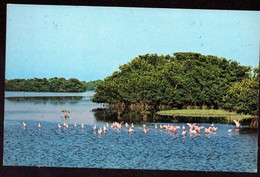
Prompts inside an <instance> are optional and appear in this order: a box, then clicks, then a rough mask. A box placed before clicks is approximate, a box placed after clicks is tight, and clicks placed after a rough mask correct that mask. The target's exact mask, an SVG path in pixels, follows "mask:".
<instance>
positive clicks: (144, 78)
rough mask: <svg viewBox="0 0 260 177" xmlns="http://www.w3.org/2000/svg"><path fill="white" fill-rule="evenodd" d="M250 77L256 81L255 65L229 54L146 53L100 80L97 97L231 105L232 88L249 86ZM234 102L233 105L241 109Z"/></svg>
mask: <svg viewBox="0 0 260 177" xmlns="http://www.w3.org/2000/svg"><path fill="white" fill-rule="evenodd" d="M249 81H252V76H251V67H248V66H241V65H239V63H238V62H236V61H231V60H227V59H225V58H219V57H216V56H211V55H207V56H205V55H202V54H199V53H191V52H178V53H174V55H173V56H170V55H160V56H158V55H157V54H146V55H139V56H138V57H135V58H134V59H132V60H131V62H129V63H127V64H124V65H121V66H120V67H119V70H118V71H115V72H114V73H113V74H112V75H111V76H108V77H106V78H105V79H104V80H103V81H102V82H100V83H99V84H97V87H96V89H95V91H96V93H95V95H94V98H93V101H94V102H98V103H111V104H114V103H124V104H126V105H129V104H135V103H145V104H148V105H170V106H171V107H175V108H186V107H189V106H193V107H211V108H216V109H218V108H221V107H223V108H228V104H227V101H231V99H229V98H228V96H227V95H230V94H231V91H230V89H231V88H232V87H234V89H235V88H236V87H237V86H236V84H237V85H239V84H240V83H242V84H243V85H241V87H245V86H248V85H247V82H249ZM244 82H245V83H244ZM252 82H253V81H252ZM256 87H257V88H258V85H256V86H255V87H254V88H256ZM234 89H233V90H234ZM255 94H257V93H255V91H253V93H252V95H251V97H250V98H248V99H254V100H255V101H254V103H255V102H256V101H257V98H255V97H254V96H255ZM245 97H246V98H247V96H245ZM234 99H235V98H234ZM232 101H233V102H234V103H235V101H234V100H232ZM234 103H233V104H232V106H231V107H232V109H233V110H237V109H235V105H234ZM251 108H253V107H252V106H251V107H250V109H251ZM229 109H230V107H229ZM246 112H247V113H248V111H246Z"/></svg>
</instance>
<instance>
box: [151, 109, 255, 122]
mask: <svg viewBox="0 0 260 177" xmlns="http://www.w3.org/2000/svg"><path fill="white" fill-rule="evenodd" d="M156 114H158V115H162V116H174V117H178V116H181V117H201V118H208V117H213V118H216V119H217V118H225V119H226V120H227V122H233V120H239V121H243V120H245V119H252V118H253V117H254V116H252V115H244V114H237V113H236V112H229V111H226V110H215V109H178V110H164V111H158V112H157V113H156Z"/></svg>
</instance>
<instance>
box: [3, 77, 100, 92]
mask: <svg viewBox="0 0 260 177" xmlns="http://www.w3.org/2000/svg"><path fill="white" fill-rule="evenodd" d="M99 82H100V80H97V81H89V82H86V81H79V80H78V79H75V78H71V79H68V80H67V79H65V78H58V77H54V78H50V79H47V78H43V79H41V78H34V79H10V80H5V90H6V91H33V92H84V91H86V90H94V88H95V86H96V84H97V83H99Z"/></svg>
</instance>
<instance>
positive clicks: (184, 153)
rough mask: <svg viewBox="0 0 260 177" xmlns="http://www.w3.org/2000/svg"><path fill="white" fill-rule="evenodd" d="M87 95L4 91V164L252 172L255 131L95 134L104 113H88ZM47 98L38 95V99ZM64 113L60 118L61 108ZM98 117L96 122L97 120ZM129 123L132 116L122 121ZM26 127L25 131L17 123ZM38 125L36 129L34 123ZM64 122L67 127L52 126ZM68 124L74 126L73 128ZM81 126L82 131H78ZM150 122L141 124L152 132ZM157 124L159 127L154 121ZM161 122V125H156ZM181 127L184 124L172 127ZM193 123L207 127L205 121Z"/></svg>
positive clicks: (225, 127) (221, 128)
mask: <svg viewBox="0 0 260 177" xmlns="http://www.w3.org/2000/svg"><path fill="white" fill-rule="evenodd" d="M93 93H94V92H87V93H77V94H74V93H32V92H31V93H24V92H11V93H10V92H7V93H6V99H5V121H4V165H5V166H46V167H47V166H48V167H49V166H51V167H87V168H120V169H154V170H155V169H156V170H158V169H159V170H185V171H232V172H256V171H257V145H258V143H257V139H258V137H257V132H250V131H247V130H240V132H234V131H233V132H232V133H228V131H227V130H228V129H230V128H231V129H234V128H235V127H234V125H227V124H215V126H217V127H219V129H218V131H217V133H215V134H213V133H211V134H210V135H206V134H205V133H204V131H202V132H201V133H200V134H198V135H195V136H192V135H189V134H186V135H185V137H182V136H181V132H180V131H177V134H176V135H173V134H172V133H167V132H166V131H165V130H163V131H161V130H154V129H153V130H151V131H149V132H148V133H147V134H146V135H145V134H144V133H143V132H142V130H141V129H139V128H140V124H134V125H135V127H134V130H135V132H134V133H133V134H129V133H128V131H127V130H126V128H125V127H123V128H122V129H121V131H117V130H112V129H111V128H109V130H108V131H107V132H106V133H103V134H102V135H101V136H98V134H97V132H95V131H93V126H94V125H97V127H98V128H99V127H101V126H103V125H105V123H106V122H110V121H109V120H108V117H107V115H108V114H105V113H104V112H102V111H101V112H96V111H95V112H93V111H92V110H93V109H97V108H101V107H102V106H103V105H101V104H96V103H93V102H91V101H90V98H91V97H92V96H93ZM44 95H45V96H48V97H43V96H44ZM7 97H8V98H7ZM63 109H65V110H69V111H70V118H69V119H63V118H62V117H61V116H62V115H63V114H62V113H61V110H63ZM100 117H102V118H100ZM127 120H129V122H130V121H133V120H135V117H132V118H131V117H130V118H129V119H127ZM23 121H25V122H26V123H27V124H28V127H27V128H26V129H25V128H24V127H23V125H22V122H23ZM39 122H41V124H42V128H41V129H38V127H37V124H38V123H39ZM63 122H67V123H68V124H69V128H68V129H64V128H62V129H61V130H59V129H58V126H57V124H58V123H60V124H62V123H63ZM74 123H76V124H78V126H77V128H74V126H73V125H74ZM81 123H84V125H85V127H84V129H81V128H80V125H79V124H81ZM154 124H155V123H147V128H153V127H154ZM156 124H158V126H159V124H161V123H156ZM162 124H166V123H162ZM174 125H180V126H182V125H185V126H186V128H188V126H187V125H186V124H185V123H174ZM199 125H203V126H207V127H208V126H209V125H210V124H207V123H200V124H199Z"/></svg>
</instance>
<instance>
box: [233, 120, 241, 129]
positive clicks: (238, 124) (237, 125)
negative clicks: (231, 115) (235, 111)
mask: <svg viewBox="0 0 260 177" xmlns="http://www.w3.org/2000/svg"><path fill="white" fill-rule="evenodd" d="M234 122H235V124H236V128H239V126H240V123H239V121H237V120H234Z"/></svg>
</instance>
